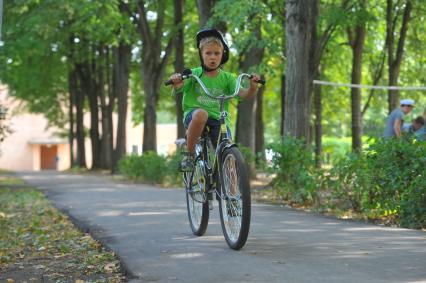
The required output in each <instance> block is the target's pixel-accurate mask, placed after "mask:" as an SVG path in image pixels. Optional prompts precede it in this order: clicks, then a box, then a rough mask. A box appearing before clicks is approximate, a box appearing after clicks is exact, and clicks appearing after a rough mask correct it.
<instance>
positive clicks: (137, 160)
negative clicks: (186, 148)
mask: <svg viewBox="0 0 426 283" xmlns="http://www.w3.org/2000/svg"><path fill="white" fill-rule="evenodd" d="M181 159H182V157H181V154H180V152H176V153H174V154H173V155H170V156H167V157H163V156H161V155H158V154H157V153H155V152H152V151H150V152H147V153H144V154H142V155H134V154H133V155H127V156H125V157H124V158H123V159H121V160H120V161H119V163H118V170H119V172H120V173H121V174H123V175H124V176H125V177H127V178H129V179H132V180H136V181H140V182H147V183H150V184H167V185H180V184H182V175H181V173H180V172H179V169H178V168H179V167H178V166H179V164H180V161H181Z"/></svg>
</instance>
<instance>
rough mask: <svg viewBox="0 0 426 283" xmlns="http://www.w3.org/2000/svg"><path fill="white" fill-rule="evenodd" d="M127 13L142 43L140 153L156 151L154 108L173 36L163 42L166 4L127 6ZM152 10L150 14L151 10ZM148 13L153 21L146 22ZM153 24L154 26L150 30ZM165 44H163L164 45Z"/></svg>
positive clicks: (161, 0)
mask: <svg viewBox="0 0 426 283" xmlns="http://www.w3.org/2000/svg"><path fill="white" fill-rule="evenodd" d="M126 9H127V11H128V12H129V13H130V15H131V16H132V18H133V21H134V23H135V24H136V27H137V31H138V33H139V36H140V38H141V39H142V54H141V56H142V61H141V69H142V77H143V82H144V83H143V89H144V94H145V109H144V129H143V133H144V134H143V147H142V150H143V152H147V151H155V152H156V151H157V128H156V127H157V126H156V124H157V114H156V108H157V104H158V100H159V89H160V86H161V83H162V79H163V77H164V71H165V68H166V66H167V62H168V59H169V57H170V55H171V52H172V50H173V38H174V37H173V34H170V33H169V35H168V36H167V37H166V39H164V23H165V20H166V19H165V16H166V1H165V0H160V1H157V2H156V3H155V4H153V6H152V7H151V6H150V5H147V4H146V3H145V1H142V0H140V1H137V3H136V11H132V10H131V7H130V6H127V7H126ZM150 9H153V10H150ZM148 11H151V12H152V11H154V13H155V15H156V19H155V20H151V22H150V21H149V20H148ZM153 22H155V25H154V27H153V24H154V23H153ZM164 42H165V44H164Z"/></svg>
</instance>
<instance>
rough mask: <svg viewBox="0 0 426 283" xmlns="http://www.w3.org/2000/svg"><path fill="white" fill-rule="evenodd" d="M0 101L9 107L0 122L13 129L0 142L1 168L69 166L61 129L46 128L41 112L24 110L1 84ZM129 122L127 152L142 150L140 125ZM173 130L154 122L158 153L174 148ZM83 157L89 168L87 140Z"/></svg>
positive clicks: (167, 125) (174, 135) (35, 169)
mask: <svg viewBox="0 0 426 283" xmlns="http://www.w3.org/2000/svg"><path fill="white" fill-rule="evenodd" d="M0 104H1V105H3V106H4V107H6V108H8V114H7V119H6V121H0V123H3V122H7V123H8V124H9V125H10V127H11V128H12V130H13V133H12V134H9V135H8V136H7V137H6V139H5V140H4V141H3V142H1V143H0V151H1V152H0V169H5V170H12V171H19V170H30V171H38V170H61V171H62V170H67V169H69V168H70V153H69V150H70V149H69V143H68V140H67V139H66V138H60V137H59V136H58V133H59V132H60V131H61V130H60V129H56V128H51V127H50V128H49V127H48V123H47V120H46V119H45V118H44V117H43V115H40V114H29V113H26V112H25V111H24V110H23V109H24V107H22V103H20V102H17V101H15V100H14V99H13V98H11V97H10V96H8V93H7V87H6V86H3V85H0ZM129 109H130V107H129ZM128 113H130V112H128ZM128 116H130V115H128ZM89 122H90V118H89V116H87V117H85V124H86V125H89ZM132 124H133V123H132V122H131V121H130V117H128V122H127V145H126V148H127V152H128V153H139V154H141V153H142V138H143V125H139V126H137V127H133V126H132ZM176 131H177V129H176V125H175V124H161V125H158V126H157V152H158V153H159V154H164V155H166V154H169V153H171V152H173V151H174V150H175V145H174V141H175V139H176ZM62 132H63V130H62ZM86 160H87V163H88V166H89V168H90V165H91V147H90V141H89V140H87V141H86Z"/></svg>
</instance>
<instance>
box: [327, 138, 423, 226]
mask: <svg viewBox="0 0 426 283" xmlns="http://www.w3.org/2000/svg"><path fill="white" fill-rule="evenodd" d="M425 169H426V143H424V142H416V141H412V140H408V141H407V140H403V139H380V140H378V141H376V142H375V143H373V144H371V145H370V146H369V147H368V148H367V149H366V150H365V151H364V152H363V153H362V154H360V155H353V154H351V155H348V156H347V157H346V158H345V159H343V160H341V161H340V162H338V163H336V164H335V166H334V168H333V169H332V170H331V171H330V176H329V180H328V182H327V184H328V186H329V189H330V190H331V191H332V198H333V199H335V200H337V201H336V202H335V205H336V206H337V207H338V208H340V209H352V210H355V211H359V212H363V213H364V214H366V215H367V216H368V217H370V218H386V219H387V220H389V221H391V222H395V223H398V224H400V225H402V226H404V227H414V228H423V227H426V206H425V204H426V178H425V177H426V176H425V173H424V171H425Z"/></svg>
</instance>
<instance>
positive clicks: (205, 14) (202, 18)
mask: <svg viewBox="0 0 426 283" xmlns="http://www.w3.org/2000/svg"><path fill="white" fill-rule="evenodd" d="M216 1H217V0H197V9H198V24H199V26H200V28H205V27H207V26H208V25H207V22H208V21H209V20H210V18H211V17H212V16H213V11H214V10H213V8H214V5H215V4H216ZM215 27H216V28H217V29H218V30H220V31H221V32H225V31H226V22H219V23H215Z"/></svg>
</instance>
